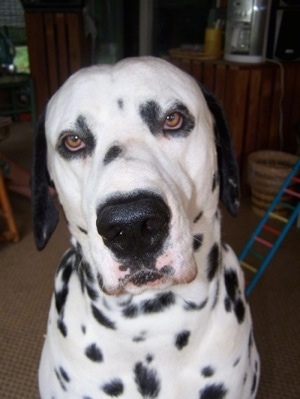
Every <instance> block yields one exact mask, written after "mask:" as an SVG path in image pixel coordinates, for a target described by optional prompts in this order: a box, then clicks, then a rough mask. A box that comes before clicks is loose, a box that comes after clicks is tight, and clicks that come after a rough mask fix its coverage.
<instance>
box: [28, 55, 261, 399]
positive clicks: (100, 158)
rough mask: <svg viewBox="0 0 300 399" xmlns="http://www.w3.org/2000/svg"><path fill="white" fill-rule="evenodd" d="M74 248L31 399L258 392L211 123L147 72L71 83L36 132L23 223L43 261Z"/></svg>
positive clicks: (246, 398) (186, 97)
mask: <svg viewBox="0 0 300 399" xmlns="http://www.w3.org/2000/svg"><path fill="white" fill-rule="evenodd" d="M49 182H53V184H54V186H55V188H56V190H57V193H58V197H59V200H60V203H61V205H62V207H63V209H64V213H65V216H66V219H67V222H68V226H69V230H70V233H71V237H72V238H71V243H72V245H71V248H70V249H69V250H68V251H67V252H66V254H65V255H64V257H63V258H62V261H61V263H60V265H59V267H58V271H57V274H56V276H55V289H54V295H53V299H52V303H51V309H50V314H49V322H48V329H47V336H46V340H45V344H44V348H43V352H42V357H41V363H40V369H39V387H40V394H41V398H42V399H104V398H120V399H140V398H144V399H146V398H147V399H152V398H153V399H154V398H158V399H170V398H172V399H183V398H189V399H224V398H226V399H250V398H254V397H255V395H256V391H257V386H258V381H259V368H260V367H259V357H258V353H257V350H256V346H255V342H254V338H253V332H252V321H251V315H250V311H249V306H248V304H247V302H246V299H245V296H244V278H243V274H242V272H241V269H240V266H239V263H238V260H237V258H236V256H235V255H234V253H233V251H232V250H231V248H230V247H229V246H228V245H226V244H225V243H223V242H222V239H221V231H220V222H221V218H220V211H219V209H218V204H219V199H221V200H222V201H223V203H224V204H225V206H226V207H227V209H228V210H229V212H231V213H232V214H236V212H237V210H238V206H239V182H238V171H237V166H236V161H235V157H234V153H233V150H232V145H231V139H230V135H229V131H228V127H227V124H226V121H225V118H224V115H223V112H222V110H221V108H220V106H219V104H218V102H217V101H216V99H215V98H214V97H213V96H212V95H211V94H210V93H208V92H207V91H206V90H205V89H204V88H201V87H200V86H199V85H198V84H197V82H196V81H195V80H194V79H193V78H192V77H191V76H189V75H188V74H186V73H185V72H183V71H181V70H179V69H178V68H177V67H175V66H173V65H171V64H170V63H168V62H166V61H164V60H161V59H157V58H152V57H145V58H129V59H125V60H123V61H120V62H119V63H117V64H116V65H97V66H92V67H88V68H85V69H82V70H80V71H78V72H77V73H75V74H74V75H73V76H71V77H70V78H69V79H68V80H67V81H66V82H65V83H64V84H63V86H62V87H61V88H60V89H59V90H58V92H57V93H56V94H55V95H54V96H53V97H52V98H51V100H50V102H49V103H48V105H47V108H46V112H45V114H44V116H43V117H42V118H41V119H40V122H39V126H38V130H37V135H36V140H35V154H34V160H33V177H32V192H33V218H34V234H35V239H36V244H37V247H38V248H39V249H42V248H43V247H44V246H45V245H46V243H47V241H48V239H49V238H50V236H51V234H52V232H53V231H54V229H55V226H56V223H57V220H58V211H57V209H56V207H55V204H54V202H53V199H52V198H51V197H50V195H49V191H48V185H49Z"/></svg>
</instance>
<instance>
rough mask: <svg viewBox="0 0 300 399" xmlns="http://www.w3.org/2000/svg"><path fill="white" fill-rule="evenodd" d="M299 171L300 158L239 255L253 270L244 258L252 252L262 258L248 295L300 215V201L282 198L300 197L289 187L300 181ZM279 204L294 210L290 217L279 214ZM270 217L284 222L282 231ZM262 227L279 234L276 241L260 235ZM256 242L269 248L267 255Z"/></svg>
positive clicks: (244, 264) (241, 262) (299, 193)
mask: <svg viewBox="0 0 300 399" xmlns="http://www.w3.org/2000/svg"><path fill="white" fill-rule="evenodd" d="M299 171H300V159H298V161H297V162H296V164H295V165H294V167H293V168H292V170H291V171H290V173H289V175H288V176H287V178H286V179H285V181H284V182H283V184H282V186H281V188H280V190H279V191H278V193H277V195H276V196H275V198H274V199H273V201H272V203H271V204H270V206H269V208H268V209H267V211H266V212H265V214H264V216H263V217H262V218H261V220H260V222H259V224H258V225H257V227H256V229H255V230H254V232H253V234H252V235H251V237H250V239H249V240H248V242H247V243H246V245H245V247H244V249H243V251H242V252H241V254H240V256H239V257H238V259H239V261H240V264H241V266H244V267H246V268H248V269H249V270H251V269H252V271H254V270H255V269H254V268H253V267H252V266H250V265H249V264H247V263H246V262H244V259H245V258H246V256H247V254H248V253H249V252H250V253H251V254H252V255H254V256H256V257H259V258H260V259H261V260H262V264H261V265H260V266H259V267H258V269H257V271H256V272H255V274H254V276H253V278H252V279H251V281H250V283H249V284H248V286H247V287H246V295H249V294H250V292H251V291H252V290H253V288H254V286H255V285H256V284H257V282H258V280H259V279H260V278H261V276H262V274H263V273H264V271H265V270H266V268H267V266H268V264H269V262H270V261H271V259H272V257H273V256H274V254H275V252H276V251H277V249H278V248H279V246H280V244H281V243H282V241H283V239H284V237H285V236H286V234H287V232H288V231H289V229H290V228H291V226H292V224H293V222H294V221H295V220H296V218H297V216H298V215H300V201H297V204H296V205H295V206H292V205H290V204H288V203H286V202H285V201H282V200H281V198H282V196H283V194H289V195H291V196H293V197H294V198H297V199H298V198H299V199H300V192H297V191H295V188H294V186H293V189H291V188H289V185H290V183H291V182H295V183H300V177H298V176H297V174H298V172H299ZM278 204H280V205H283V206H284V207H285V208H287V209H289V210H290V211H292V213H291V215H290V216H289V218H286V217H284V216H282V215H279V214H278V213H277V212H276V209H275V208H276V206H277V205H278ZM268 219H275V220H277V221H280V222H282V224H281V226H282V229H281V231H280V230H279V229H277V228H273V227H271V226H269V225H267V224H266V222H267V221H268ZM262 229H264V230H266V231H268V232H269V233H272V234H274V235H275V236H277V238H276V240H275V242H274V243H271V242H269V241H267V240H265V239H263V238H261V237H259V234H260V232H261V230H262ZM256 242H259V243H260V244H262V245H264V246H266V247H268V248H269V252H268V253H267V254H266V256H265V257H262V256H261V255H260V254H258V253H256V251H254V250H253V249H252V248H251V247H252V246H253V245H254V243H256ZM257 255H259V256H257Z"/></svg>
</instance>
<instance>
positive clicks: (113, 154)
mask: <svg viewBox="0 0 300 399" xmlns="http://www.w3.org/2000/svg"><path fill="white" fill-rule="evenodd" d="M122 152H123V150H122V148H121V147H120V146H118V145H113V146H111V147H110V148H109V150H108V151H107V153H106V154H105V156H104V160H103V163H104V165H107V164H109V163H110V162H112V161H114V160H115V159H116V158H117V157H118V156H119V155H120V154H121V153H122Z"/></svg>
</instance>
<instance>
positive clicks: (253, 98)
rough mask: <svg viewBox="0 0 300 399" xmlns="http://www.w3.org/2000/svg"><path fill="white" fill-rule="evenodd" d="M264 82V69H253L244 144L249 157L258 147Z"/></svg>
mask: <svg viewBox="0 0 300 399" xmlns="http://www.w3.org/2000/svg"><path fill="white" fill-rule="evenodd" d="M261 84H262V71H261V69H260V68H255V69H251V71H250V81H249V97H248V109H247V123H246V126H245V142H244V146H245V148H246V149H247V151H246V153H244V157H247V156H248V155H249V153H250V152H252V151H254V150H256V148H257V136H258V135H259V131H258V116H259V105H260V96H259V95H258V93H260V92H261Z"/></svg>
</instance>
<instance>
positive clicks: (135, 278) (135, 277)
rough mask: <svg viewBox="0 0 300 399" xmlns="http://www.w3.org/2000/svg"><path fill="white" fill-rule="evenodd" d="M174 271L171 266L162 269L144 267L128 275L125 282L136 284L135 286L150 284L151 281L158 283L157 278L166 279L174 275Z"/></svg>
mask: <svg viewBox="0 0 300 399" xmlns="http://www.w3.org/2000/svg"><path fill="white" fill-rule="evenodd" d="M173 273H174V271H173V268H172V267H171V266H164V267H163V268H162V269H160V270H156V269H147V268H142V269H140V270H138V271H136V272H134V273H132V274H129V275H128V276H126V278H125V279H124V281H123V284H124V285H126V284H127V283H131V284H134V285H135V286H138V287H140V286H143V285H149V284H151V283H156V282H157V280H161V279H164V278H166V277H170V276H171V275H173Z"/></svg>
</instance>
